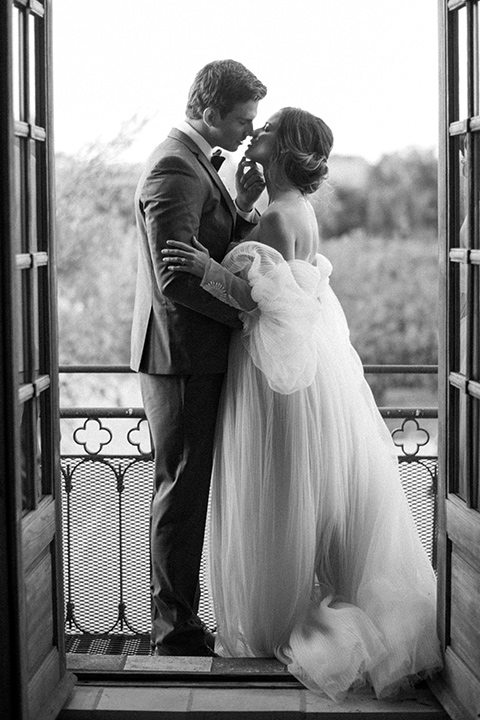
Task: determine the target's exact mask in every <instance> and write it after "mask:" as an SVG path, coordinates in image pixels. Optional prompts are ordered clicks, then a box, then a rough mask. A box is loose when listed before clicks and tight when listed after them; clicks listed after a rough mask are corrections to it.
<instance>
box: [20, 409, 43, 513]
mask: <svg viewBox="0 0 480 720" xmlns="http://www.w3.org/2000/svg"><path fill="white" fill-rule="evenodd" d="M39 405H40V403H39V401H38V399H36V398H32V399H31V400H28V401H27V402H25V403H23V404H22V406H21V408H20V413H21V428H20V451H21V466H20V467H21V474H22V506H23V510H24V511H25V512H27V511H29V510H33V509H34V508H35V507H36V506H37V504H38V502H39V501H40V499H41V497H42V495H43V489H42V433H41V420H40V411H39Z"/></svg>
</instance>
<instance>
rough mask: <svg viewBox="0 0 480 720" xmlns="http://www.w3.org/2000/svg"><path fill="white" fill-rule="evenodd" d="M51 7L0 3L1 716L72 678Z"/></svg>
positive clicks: (30, 711) (36, 713)
mask: <svg viewBox="0 0 480 720" xmlns="http://www.w3.org/2000/svg"><path fill="white" fill-rule="evenodd" d="M51 10H52V2H51V0H42V1H41V2H40V1H38V0H5V1H4V2H2V3H0V96H1V97H2V113H0V125H1V133H0V227H1V231H2V232H1V237H2V240H1V243H0V292H1V298H0V300H1V308H0V330H1V331H2V342H1V343H0V355H1V360H0V370H1V371H2V373H1V383H2V385H1V392H0V395H1V397H0V400H1V403H0V404H1V405H2V407H1V413H2V426H3V427H2V443H3V447H2V448H0V466H1V468H2V470H3V469H5V473H4V474H5V477H8V488H7V489H5V492H4V493H3V494H2V492H3V488H2V492H0V496H1V502H0V512H1V517H0V522H2V523H3V524H4V527H5V528H8V544H5V543H4V542H3V539H2V545H1V547H0V572H1V573H2V585H4V587H5V588H7V590H5V589H4V587H2V588H1V589H0V616H2V617H7V616H8V617H9V619H10V623H9V627H8V632H5V633H2V635H1V636H0V657H1V659H2V661H3V660H4V658H5V662H6V664H8V667H9V675H8V679H7V681H6V682H4V681H3V678H2V680H1V681H0V687H1V689H2V695H3V696H5V700H4V697H3V696H2V705H1V708H2V710H1V712H0V715H1V716H2V720H3V718H5V719H6V720H14V719H15V720H17V719H18V720H43V718H49V720H53V718H54V717H55V716H56V714H57V713H58V712H59V710H60V709H61V706H62V704H63V703H64V702H65V699H66V697H67V694H68V691H69V689H70V688H71V686H72V684H73V678H72V677H71V676H70V675H69V674H67V673H66V668H65V664H66V663H65V652H64V635H63V592H62V590H63V582H62V577H61V571H62V567H61V537H60V529H61V522H60V512H61V508H60V493H59V492H58V486H59V482H60V467H59V418H58V414H59V410H58V359H57V353H58V351H57V334H56V297H55V292H56V281H55V265H54V258H55V247H54V243H55V238H54V223H53V219H54V217H55V213H54V207H53V186H54V179H53V146H52V123H51V117H52V113H51V17H50V16H51ZM0 674H1V675H2V676H3V668H2V671H0Z"/></svg>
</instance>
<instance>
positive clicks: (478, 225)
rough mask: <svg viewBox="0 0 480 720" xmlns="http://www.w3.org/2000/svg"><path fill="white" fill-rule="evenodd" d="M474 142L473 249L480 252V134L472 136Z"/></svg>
mask: <svg viewBox="0 0 480 720" xmlns="http://www.w3.org/2000/svg"><path fill="white" fill-rule="evenodd" d="M470 138H471V142H472V151H473V152H472V156H473V158H472V161H473V163H474V167H475V168H476V172H475V173H474V174H473V177H472V180H473V185H472V192H473V197H474V201H473V213H474V217H473V238H472V247H473V248H475V249H476V250H480V132H476V133H472V134H471V135H470Z"/></svg>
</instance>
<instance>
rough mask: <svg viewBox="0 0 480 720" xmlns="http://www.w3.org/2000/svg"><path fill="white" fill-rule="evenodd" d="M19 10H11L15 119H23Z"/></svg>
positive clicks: (20, 17) (20, 19)
mask: <svg viewBox="0 0 480 720" xmlns="http://www.w3.org/2000/svg"><path fill="white" fill-rule="evenodd" d="M22 19H23V18H22V16H21V11H20V10H19V9H18V8H16V7H14V8H13V10H12V65H13V67H12V71H13V72H12V84H13V117H14V119H15V120H23V113H22V109H21V96H22V93H21V86H20V82H21V80H20V78H21V75H22V73H21V67H22V63H21V60H20V47H21V44H20V27H21V21H22Z"/></svg>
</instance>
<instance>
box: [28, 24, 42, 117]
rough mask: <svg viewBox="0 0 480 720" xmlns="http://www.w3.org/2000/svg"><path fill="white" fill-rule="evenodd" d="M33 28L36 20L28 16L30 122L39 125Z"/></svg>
mask: <svg viewBox="0 0 480 720" xmlns="http://www.w3.org/2000/svg"><path fill="white" fill-rule="evenodd" d="M35 28H36V20H35V16H34V15H30V18H29V27H28V31H29V34H28V63H29V68H28V69H29V78H28V83H29V105H30V107H29V109H30V122H31V123H32V124H33V125H37V124H39V123H38V121H37V92H36V90H37V80H36V72H37V62H36V52H35V46H36V42H35Z"/></svg>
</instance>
